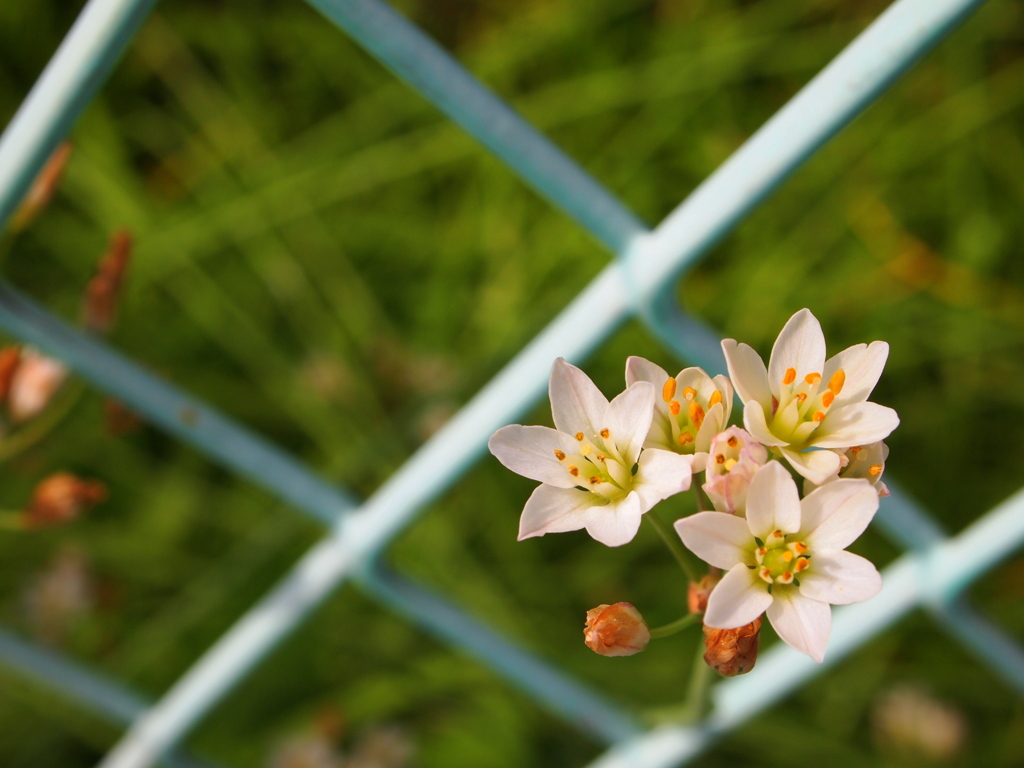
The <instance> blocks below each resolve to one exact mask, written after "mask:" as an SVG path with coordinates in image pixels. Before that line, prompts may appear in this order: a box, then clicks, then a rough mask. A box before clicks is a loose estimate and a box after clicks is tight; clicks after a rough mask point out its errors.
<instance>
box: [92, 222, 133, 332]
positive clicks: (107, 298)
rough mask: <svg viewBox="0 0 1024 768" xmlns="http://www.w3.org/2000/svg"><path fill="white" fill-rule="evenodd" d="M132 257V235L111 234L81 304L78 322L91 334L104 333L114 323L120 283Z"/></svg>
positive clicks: (119, 295) (122, 233)
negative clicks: (91, 332)
mask: <svg viewBox="0 0 1024 768" xmlns="http://www.w3.org/2000/svg"><path fill="white" fill-rule="evenodd" d="M131 254H132V236H131V235H130V234H128V232H126V231H125V230H120V231H118V232H115V233H114V236H113V238H111V240H110V245H109V246H108V247H107V252H106V253H105V254H104V255H103V258H102V259H100V263H99V266H98V267H97V268H96V274H95V275H94V276H93V278H92V280H90V281H89V285H88V286H86V289H85V296H84V297H83V301H82V323H83V325H85V327H86V328H88V329H89V330H90V331H93V332H94V333H107V332H108V331H109V330H110V329H111V327H112V326H113V324H114V318H115V316H116V315H117V305H118V301H119V300H120V298H121V284H122V282H124V275H125V272H126V271H127V270H128V263H129V261H130V260H131Z"/></svg>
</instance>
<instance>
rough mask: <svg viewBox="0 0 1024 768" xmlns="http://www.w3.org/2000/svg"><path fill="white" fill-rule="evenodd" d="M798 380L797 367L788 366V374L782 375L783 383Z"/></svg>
mask: <svg viewBox="0 0 1024 768" xmlns="http://www.w3.org/2000/svg"><path fill="white" fill-rule="evenodd" d="M794 381H796V368H787V369H786V375H785V376H783V377H782V383H783V384H792V383H793V382H794Z"/></svg>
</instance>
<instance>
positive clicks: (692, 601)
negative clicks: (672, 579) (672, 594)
mask: <svg viewBox="0 0 1024 768" xmlns="http://www.w3.org/2000/svg"><path fill="white" fill-rule="evenodd" d="M721 580H722V576H721V574H720V573H719V571H718V569H717V568H713V569H712V572H711V573H709V574H708V575H707V576H704V577H703V578H702V579H701V580H700V581H696V582H694V581H691V582H690V586H689V587H688V589H687V593H686V603H687V605H688V606H689V608H690V613H697V614H700V613H704V611H706V610H707V609H708V597H710V596H711V590H713V589H714V588H715V585H716V584H717V583H718V582H719V581H721Z"/></svg>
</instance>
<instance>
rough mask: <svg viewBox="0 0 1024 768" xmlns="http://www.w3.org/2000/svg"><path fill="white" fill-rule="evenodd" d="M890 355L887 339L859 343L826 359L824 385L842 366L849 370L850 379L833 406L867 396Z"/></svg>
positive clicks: (847, 371) (823, 376)
mask: <svg viewBox="0 0 1024 768" xmlns="http://www.w3.org/2000/svg"><path fill="white" fill-rule="evenodd" d="M888 357H889V345H888V344H886V343H885V342H884V341H873V342H871V344H857V345H856V346H853V347H850V348H849V349H844V350H843V351H842V352H840V353H839V354H838V355H836V356H835V357H833V358H831V359H830V360H829V361H828V362H826V363H825V370H824V371H822V372H821V378H822V381H823V382H824V383H823V386H827V385H828V382H829V381H830V380H831V379H832V374H833V373H835V372H836V371H838V370H840V369H842V371H843V373H845V374H846V381H845V383H844V384H843V388H842V389H841V390H840V392H839V394H838V395H836V399H835V404H834V405H833V408H836V407H840V406H843V405H846V404H847V403H863V402H864V401H865V400H867V399H868V395H870V394H871V390H873V389H874V388H875V384H877V383H878V378H879V377H880V376H881V375H882V369H883V368H884V367H885V361H886V359H887V358H888Z"/></svg>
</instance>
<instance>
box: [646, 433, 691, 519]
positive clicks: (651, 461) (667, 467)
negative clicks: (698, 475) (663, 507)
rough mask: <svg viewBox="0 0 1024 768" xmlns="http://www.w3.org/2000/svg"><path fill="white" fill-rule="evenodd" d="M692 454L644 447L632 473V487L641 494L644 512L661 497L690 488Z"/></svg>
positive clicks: (664, 497) (665, 497)
mask: <svg viewBox="0 0 1024 768" xmlns="http://www.w3.org/2000/svg"><path fill="white" fill-rule="evenodd" d="M692 464H693V457H692V456H682V455H680V454H678V453H674V452H672V451H663V450H660V449H658V448H645V449H644V452H643V453H642V454H640V462H639V467H637V470H636V474H635V475H634V476H633V490H635V491H636V492H637V494H639V496H640V502H641V503H640V506H641V508H642V509H643V511H644V512H646V511H647V510H648V509H650V508H651V507H653V506H654V505H655V504H657V503H658V502H659V501H661V500H662V499H667V498H668V497H669V496H673V495H675V494H677V493H681V492H682V491H686V490H689V488H690V480H691V478H692V476H693V469H692Z"/></svg>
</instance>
